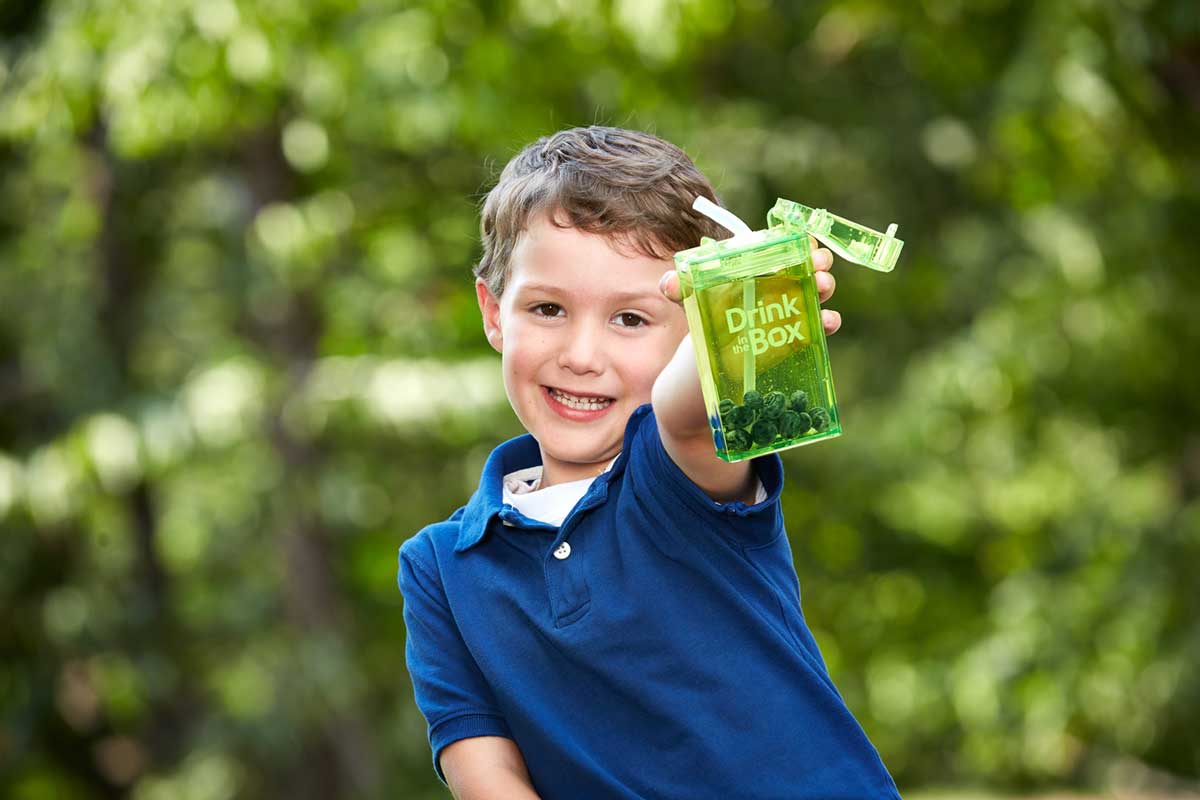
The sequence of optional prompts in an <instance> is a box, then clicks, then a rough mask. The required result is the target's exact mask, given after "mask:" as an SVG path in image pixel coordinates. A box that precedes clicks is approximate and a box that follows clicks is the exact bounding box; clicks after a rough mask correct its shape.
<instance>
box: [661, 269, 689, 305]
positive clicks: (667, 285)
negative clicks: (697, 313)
mask: <svg viewBox="0 0 1200 800" xmlns="http://www.w3.org/2000/svg"><path fill="white" fill-rule="evenodd" d="M658 289H659V291H660V292H662V293H663V295H665V296H666V298H667V299H668V300H670V301H671V302H673V303H682V302H683V293H682V292H680V291H679V274H678V273H677V272H675V270H673V269H670V270H667V271H666V272H664V273H663V276H662V277H661V278H659V279H658Z"/></svg>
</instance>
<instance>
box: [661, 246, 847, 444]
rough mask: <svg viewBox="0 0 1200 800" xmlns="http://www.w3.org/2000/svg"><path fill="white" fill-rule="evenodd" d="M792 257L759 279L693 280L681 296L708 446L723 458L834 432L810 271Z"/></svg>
mask: <svg viewBox="0 0 1200 800" xmlns="http://www.w3.org/2000/svg"><path fill="white" fill-rule="evenodd" d="M795 252H796V253H797V257H798V261H797V263H795V264H792V265H790V266H787V267H784V268H782V269H778V268H777V269H773V270H771V271H769V272H767V273H765V274H763V273H760V274H757V275H748V276H744V277H743V276H741V275H739V278H738V279H736V280H728V274H729V273H728V271H725V270H714V273H717V274H714V275H713V276H712V279H713V281H714V282H712V283H709V285H707V286H706V285H703V283H702V282H701V281H699V280H698V281H697V282H696V283H695V284H694V287H693V288H694V292H693V293H692V294H690V295H689V296H687V297H686V298H685V300H684V309H685V311H686V312H687V317H688V325H689V327H690V329H691V330H692V331H693V332H694V331H703V332H704V335H703V336H702V337H697V336H696V335H695V334H694V333H693V337H692V342H693V344H694V346H695V349H696V360H697V363H698V364H699V367H700V381H701V387H702V390H703V393H704V400H705V406H706V408H707V410H708V417H709V426H710V428H711V429H712V434H713V443H714V445H715V446H716V451H717V455H718V456H720V457H721V458H722V459H724V460H726V461H730V462H733V461H742V460H744V459H747V458H752V457H754V456H758V455H763V454H764V453H771V452H775V451H778V450H785V449H787V448H790V447H799V446H800V445H805V444H811V443H812V442H818V441H821V440H823V439H829V438H832V437H835V436H839V435H841V432H842V429H841V424H840V422H839V420H838V414H837V403H836V399H835V396H834V392H833V380H832V377H831V375H830V369H829V354H828V350H827V349H826V345H825V332H824V329H823V327H822V325H821V313H820V304H819V302H818V300H817V289H816V283H815V281H814V279H813V272H812V265H811V262H810V261H809V259H808V257H807V253H804V252H803V251H802V250H801V249H800V248H799V247H797V248H796V249H795ZM722 272H724V273H725V278H724V279H721V278H719V277H718V275H719V274H720V273H722ZM738 272H743V271H742V270H738ZM743 274H744V273H743ZM697 277H698V278H699V276H697ZM799 392H802V393H803V397H801V396H799V395H798V394H797V393H799ZM755 393H757V395H756V394H755ZM801 408H802V409H804V410H803V411H800V410H798V409H801ZM817 409H823V411H818V410H817ZM788 415H791V416H788ZM823 417H824V419H822V418H823Z"/></svg>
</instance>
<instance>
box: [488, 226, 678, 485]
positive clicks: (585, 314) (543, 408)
mask: <svg viewBox="0 0 1200 800" xmlns="http://www.w3.org/2000/svg"><path fill="white" fill-rule="evenodd" d="M672 266H673V264H672V262H671V261H670V260H669V259H656V258H651V257H649V256H644V255H640V254H634V253H633V252H632V251H631V252H630V253H623V252H619V251H618V250H616V249H615V248H614V246H613V244H611V243H610V240H609V239H607V238H605V237H603V236H599V235H595V234H590V233H584V232H581V231H579V230H576V229H575V228H558V227H556V226H554V225H553V224H551V222H550V221H549V219H548V218H547V217H546V216H544V215H543V216H539V217H538V218H536V219H535V220H534V221H532V222H531V223H530V225H529V228H528V229H527V230H526V231H525V233H524V234H522V236H521V238H520V239H519V240H518V242H517V246H516V247H515V248H514V249H513V253H512V258H511V261H510V270H511V271H510V274H509V280H508V284H507V286H506V287H505V289H504V293H503V295H502V296H501V298H500V299H499V300H498V301H497V300H496V299H495V298H494V297H493V296H492V294H491V292H489V291H488V289H487V287H486V286H485V285H484V284H483V282H482V281H478V282H477V283H476V292H477V294H478V297H479V307H480V310H481V311H482V312H483V319H484V330H485V331H486V332H487V338H488V341H489V342H490V343H491V345H492V347H494V348H495V349H496V350H498V351H500V353H501V354H502V355H503V359H502V362H503V370H504V387H505V390H506V391H507V393H508V399H509V402H510V403H511V404H512V407H513V410H514V411H516V413H517V417H518V418H520V420H521V423H522V424H523V425H524V426H525V429H526V430H528V431H529V432H530V433H531V434H533V437H534V438H535V439H537V441H538V444H539V445H540V446H541V451H542V464H543V465H544V470H543V473H542V486H550V485H555V484H559V483H565V482H567V481H572V480H579V479H581V478H587V477H592V476H595V475H596V474H598V473H599V472H600V470H601V469H603V468H604V466H605V464H607V463H608V462H609V461H611V460H612V459H613V458H614V457H616V455H617V454H618V453H619V452H620V451H621V445H622V439H623V436H624V432H625V424H626V422H628V421H629V416H630V414H631V413H632V412H633V410H634V409H635V408H637V407H638V406H639V405H642V404H643V403H648V402H650V391H651V389H652V388H653V386H654V380H655V378H657V377H658V374H659V373H660V372H661V371H662V370H663V368H664V367H665V366H666V365H667V362H668V361H670V359H671V356H672V355H674V353H675V350H676V348H677V347H678V346H679V343H680V341H681V340H682V339H683V336H684V334H685V333H687V319H686V317H685V316H684V313H683V309H682V308H681V307H680V306H678V305H677V304H675V303H673V302H671V301H670V300H669V299H667V298H666V297H665V296H664V295H663V294H662V292H661V291H659V288H658V281H659V279H660V278H661V277H662V275H663V273H664V272H666V271H667V270H669V269H671V268H672ZM559 391H562V392H567V393H569V394H573V395H575V396H576V397H579V396H588V397H591V398H592V399H593V401H594V402H580V401H578V400H576V401H574V402H572V401H571V399H570V398H567V399H566V402H565V403H564V402H562V401H560V399H558V398H556V396H555V395H556V393H557V392H559ZM572 406H574V407H572Z"/></svg>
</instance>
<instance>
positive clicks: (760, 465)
mask: <svg viewBox="0 0 1200 800" xmlns="http://www.w3.org/2000/svg"><path fill="white" fill-rule="evenodd" d="M627 445H628V447H629V449H630V455H629V465H628V472H629V475H630V482H631V484H632V485H633V488H634V491H635V492H636V493H638V494H639V496H642V497H643V498H644V499H646V500H647V501H648V502H650V503H651V504H652V505H661V506H662V508H663V511H664V512H667V513H669V512H670V511H672V510H675V509H678V508H686V509H690V510H691V511H692V512H695V513H696V514H699V515H701V516H703V517H705V518H708V519H713V518H714V515H715V517H717V518H720V519H723V520H726V521H734V520H737V521H739V522H740V521H742V520H745V519H746V518H751V519H757V520H760V521H763V522H766V521H768V520H770V522H771V523H772V524H773V523H775V522H777V519H776V518H777V517H778V516H779V508H778V506H779V497H780V494H781V492H782V490H783V462H782V461H781V459H780V458H779V454H778V453H771V454H769V455H766V456H760V457H758V458H755V459H753V460H751V461H750V468H751V471H752V473H753V474H754V475H755V476H756V477H757V478H758V479H759V481H761V483H762V486H763V488H764V490H765V493H766V499H765V500H763V501H761V502H757V503H746V502H744V501H742V500H732V501H728V502H721V501H718V500H714V499H713V498H712V497H710V496H709V495H708V494H707V493H706V492H705V490H704V489H702V488H701V487H700V486H698V485H697V484H696V482H695V481H694V480H693V479H692V478H691V477H689V475H688V474H687V473H686V472H685V471H684V470H683V469H682V468H681V467H680V465H679V464H677V463H676V462H675V461H674V460H673V459H672V457H671V455H670V453H668V452H667V449H666V447H665V446H664V445H663V440H662V435H661V432H660V431H659V426H658V422H657V420H656V418H655V415H654V410H653V408H652V407H651V406H650V405H649V404H647V405H645V406H642V407H641V408H639V409H638V410H637V411H636V412H634V416H633V418H631V420H630V430H629V431H628V435H627ZM707 448H708V450H709V452H710V453H712V457H713V458H714V459H715V458H716V457H717V456H716V454H715V451H714V449H713V444H712V440H711V439H709V440H708V442H707ZM722 463H724V462H722Z"/></svg>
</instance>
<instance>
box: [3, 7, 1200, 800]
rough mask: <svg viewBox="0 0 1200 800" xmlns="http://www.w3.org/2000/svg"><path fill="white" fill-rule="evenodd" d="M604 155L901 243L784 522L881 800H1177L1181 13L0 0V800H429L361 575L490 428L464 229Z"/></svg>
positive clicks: (1199, 76) (1190, 293) (393, 646)
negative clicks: (506, 178) (487, 207)
mask: <svg viewBox="0 0 1200 800" xmlns="http://www.w3.org/2000/svg"><path fill="white" fill-rule="evenodd" d="M593 122H596V123H604V124H615V125H622V126H627V127H634V128H640V129H645V130H650V131H653V132H655V133H657V134H659V135H661V136H664V137H665V138H668V139H670V140H672V141H674V142H676V143H678V144H680V145H681V146H683V147H684V148H685V149H686V150H687V151H688V152H689V154H691V155H692V156H693V158H694V159H695V160H696V161H697V163H698V164H699V165H700V167H701V168H702V169H703V170H705V171H706V173H707V174H708V175H709V176H711V178H712V179H713V181H714V183H715V184H716V186H717V189H718V192H719V193H720V195H721V197H722V199H723V201H724V202H725V204H726V205H727V206H729V207H730V208H731V209H732V210H733V211H734V212H736V213H738V214H739V215H741V216H742V217H743V218H744V219H746V220H748V221H749V222H751V224H752V225H754V226H756V227H757V226H761V225H762V223H763V222H764V221H765V214H766V211H767V209H768V208H769V206H770V205H771V204H772V203H773V201H774V199H775V198H776V197H787V198H791V199H794V200H797V201H800V202H803V203H806V204H809V205H815V206H823V207H826V208H829V209H830V210H833V211H835V212H837V213H839V214H842V215H845V216H847V217H850V218H851V219H854V220H858V221H861V222H863V223H864V224H867V225H871V226H872V227H876V228H880V229H882V228H883V227H885V226H886V225H887V224H888V223H890V222H897V223H899V226H900V229H899V236H900V237H901V238H903V239H904V240H905V241H906V242H907V244H906V247H905V251H904V254H903V256H902V258H901V261H900V264H899V267H898V268H897V270H896V271H895V272H894V273H891V274H888V275H880V274H877V273H873V272H870V271H867V270H862V269H858V268H856V267H853V266H851V265H848V264H840V265H839V266H838V268H837V269H838V273H837V274H838V276H839V285H838V286H839V288H838V292H837V295H836V297H835V299H834V302H833V303H832V304H831V305H832V307H834V308H837V309H838V310H840V311H841V312H842V313H843V315H844V319H845V323H844V325H843V328H842V330H841V332H840V333H838V334H837V336H835V337H834V338H833V339H832V340H831V342H830V346H831V358H832V361H833V368H834V375H835V378H836V381H837V388H838V394H839V398H840V410H841V413H842V417H843V424H844V426H845V428H846V431H847V432H846V434H845V435H844V436H843V437H842V438H841V439H838V440H836V441H834V442H830V443H826V444H823V445H820V446H819V447H813V448H801V449H798V450H792V451H789V452H787V453H785V454H784V455H783V458H784V463H785V467H786V469H787V474H788V479H787V480H788V485H787V488H786V491H785V494H784V499H783V505H784V514H785V517H786V520H787V525H788V530H789V533H790V536H791V540H792V543H793V547H794V551H795V561H796V567H797V571H798V573H799V577H800V581H801V587H802V592H803V597H804V607H805V611H806V615H807V618H808V620H809V623H810V624H811V626H812V627H813V629H814V632H815V634H816V637H817V639H818V641H819V643H820V645H821V647H822V649H823V651H824V653H825V656H826V658H827V660H828V662H829V666H830V669H831V671H832V673H833V677H834V679H835V681H836V683H837V685H838V686H839V687H840V689H841V691H842V692H843V694H844V696H845V698H846V700H847V702H848V704H849V706H850V708H851V709H852V710H853V711H854V713H855V714H856V716H857V717H858V719H859V720H861V721H862V723H863V725H864V726H865V728H866V729H867V731H868V733H869V735H870V736H871V738H872V740H873V742H874V743H875V744H876V746H877V747H878V748H879V750H880V751H881V753H882V756H883V758H884V761H885V763H886V764H887V765H888V766H889V768H890V769H891V771H892V772H893V774H894V775H895V777H896V780H897V782H898V783H899V785H900V787H901V790H902V791H903V792H904V793H905V795H906V796H909V797H918V798H919V797H934V796H936V797H946V798H950V797H967V796H970V797H994V796H1004V797H1012V796H1031V795H1032V796H1044V795H1046V794H1047V793H1050V792H1054V793H1057V794H1056V796H1075V794H1076V793H1082V792H1091V793H1095V794H1099V795H1118V796H1137V797H1147V796H1155V797H1157V796H1174V795H1187V796H1194V795H1195V793H1196V792H1197V790H1198V789H1200V670H1197V665H1198V664H1200V587H1198V585H1197V577H1196V576H1197V568H1198V566H1200V369H1197V361H1198V357H1200V321H1198V319H1197V318H1198V317H1200V270H1198V269H1197V246H1198V245H1200V236H1198V234H1197V231H1198V230H1200V146H1198V144H1197V142H1198V141H1200V5H1198V4H1197V3H1196V2H1195V1H1194V0H1164V1H1163V2H1153V0H1124V1H1123V2H1122V1H1118V0H1059V1H1057V2H1040V3H1034V2H1017V1H1016V0H1009V1H1006V0H978V1H977V2H971V1H970V0H923V2H913V3H892V2H886V0H852V1H851V2H844V3H833V2H770V0H740V1H739V2H732V1H731V0H680V1H679V2H669V1H668V0H611V1H610V0H498V1H497V2H479V3H471V2H466V0H429V1H428V2H412V3H410V2H396V1H395V0H386V1H385V0H308V1H307V2H303V3H298V2H294V1H293V0H257V1H252V0H136V1H135V0H91V2H87V1H86V0H3V2H2V3H0V608H2V609H3V611H2V615H0V715H2V717H0V719H2V725H0V795H2V796H3V797H6V798H10V797H11V798H19V799H21V800H32V799H34V798H104V797H133V798H137V799H138V800H159V799H160V798H185V799H187V800H223V799H224V798H234V797H239V798H241V797H246V798H273V797H290V798H295V799H296V800H305V799H307V798H331V797H367V798H375V797H379V798H382V797H403V798H442V797H448V796H449V795H448V792H447V791H446V790H445V789H444V788H443V787H442V786H441V784H440V783H439V782H438V781H437V779H436V777H435V775H434V773H433V770H432V766H431V760H430V752H429V746H428V742H427V740H426V735H425V723H424V720H423V718H422V717H421V715H420V713H419V712H418V710H417V708H416V706H415V705H414V702H413V697H412V688H411V685H410V683H409V680H408V676H407V674H406V671H405V666H404V626H403V620H402V617H401V609H402V598H401V595H400V593H399V591H398V590H397V587H396V566H397V565H396V551H397V548H398V547H399V546H400V544H401V543H402V542H403V541H404V540H405V539H407V538H408V537H409V536H411V535H413V534H414V533H415V532H416V531H418V530H419V529H420V528H421V527H422V526H424V525H426V524H428V523H430V522H433V521H436V520H440V519H444V518H445V517H446V516H448V515H449V514H450V513H451V512H452V511H453V510H454V509H455V508H457V507H458V506H460V505H462V504H463V503H465V502H466V500H467V498H468V496H469V495H470V493H471V492H472V491H473V489H474V488H475V486H476V485H477V481H478V477H479V471H480V468H481V466H482V463H483V460H484V459H485V457H486V456H487V454H488V453H489V452H490V450H491V449H492V448H493V447H494V446H495V445H496V444H498V443H499V442H500V441H502V440H504V439H507V438H509V437H511V436H516V435H518V434H520V433H522V430H521V429H520V427H519V425H518V423H517V420H516V418H515V416H514V415H513V413H512V411H511V409H510V408H509V406H508V404H507V401H506V399H505V396H504V392H503V387H502V384H501V381H500V371H499V357H498V356H497V355H496V354H495V353H494V352H493V351H492V350H491V349H490V347H489V346H488V345H487V343H486V341H485V340H484V337H483V334H482V327H481V324H480V320H479V316H478V309H477V307H476V302H475V299H474V293H473V289H472V278H471V267H472V265H473V263H474V262H475V260H476V259H477V258H478V255H479V242H478V235H477V224H478V223H477V207H478V204H479V202H480V201H481V199H482V197H483V194H484V193H485V192H486V191H487V189H488V188H490V186H491V185H492V182H493V181H494V179H495V176H496V174H497V173H498V171H499V169H500V167H502V166H503V164H504V163H505V161H507V159H508V158H509V157H510V156H511V155H513V154H514V153H515V152H516V151H517V150H518V149H519V148H520V147H521V146H522V145H524V144H525V143H527V142H528V141H530V140H532V139H533V138H535V137H537V136H539V135H543V134H547V133H550V132H553V131H555V130H557V129H559V128H562V127H569V126H574V125H586V124H590V123H593Z"/></svg>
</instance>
